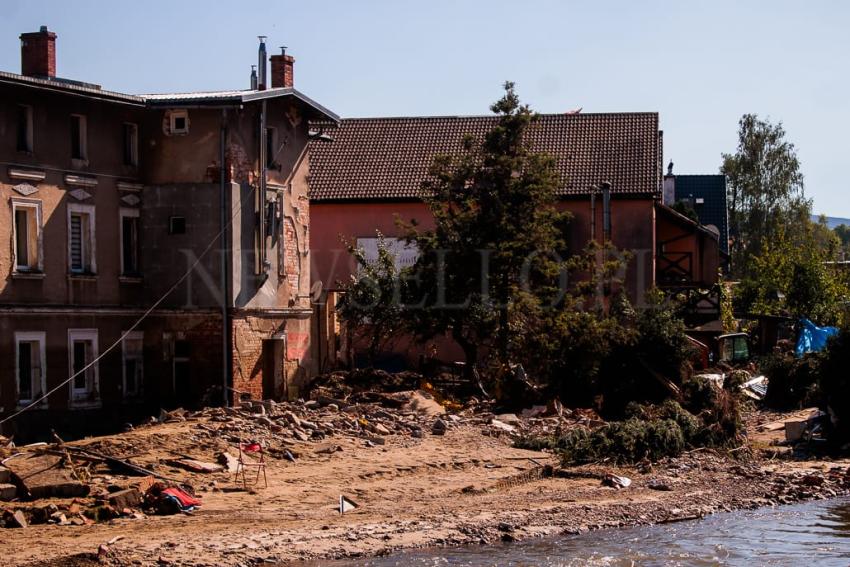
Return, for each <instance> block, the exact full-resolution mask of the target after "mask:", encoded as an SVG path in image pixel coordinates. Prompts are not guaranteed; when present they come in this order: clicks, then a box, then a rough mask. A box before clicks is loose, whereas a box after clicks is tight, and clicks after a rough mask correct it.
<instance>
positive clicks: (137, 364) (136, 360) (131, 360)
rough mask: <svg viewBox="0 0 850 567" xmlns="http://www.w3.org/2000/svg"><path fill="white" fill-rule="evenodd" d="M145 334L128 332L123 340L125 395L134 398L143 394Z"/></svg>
mask: <svg viewBox="0 0 850 567" xmlns="http://www.w3.org/2000/svg"><path fill="white" fill-rule="evenodd" d="M143 347H144V341H143V334H142V332H141V331H132V332H130V333H127V335H126V336H125V337H124V340H123V341H122V342H121V349H122V353H123V356H124V397H127V398H132V397H137V396H140V395H141V394H142V380H143V377H144V369H143V368H144V357H143V350H144V349H143Z"/></svg>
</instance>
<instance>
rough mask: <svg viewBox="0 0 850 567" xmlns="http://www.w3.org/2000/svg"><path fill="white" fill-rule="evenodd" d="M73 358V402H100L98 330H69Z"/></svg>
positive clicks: (78, 403) (71, 356)
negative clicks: (97, 361)
mask: <svg viewBox="0 0 850 567" xmlns="http://www.w3.org/2000/svg"><path fill="white" fill-rule="evenodd" d="M68 343H69V350H70V359H71V376H72V377H73V378H72V380H71V403H72V404H77V405H80V404H86V403H97V402H98V397H99V394H98V373H97V367H98V365H97V363H96V362H94V361H95V359H97V331H96V330H92V329H71V330H69V331H68Z"/></svg>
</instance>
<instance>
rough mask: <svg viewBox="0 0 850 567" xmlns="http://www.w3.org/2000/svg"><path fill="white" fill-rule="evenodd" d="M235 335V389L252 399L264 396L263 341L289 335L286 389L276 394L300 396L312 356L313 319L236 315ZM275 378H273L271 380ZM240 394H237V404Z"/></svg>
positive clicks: (285, 355) (234, 322)
mask: <svg viewBox="0 0 850 567" xmlns="http://www.w3.org/2000/svg"><path fill="white" fill-rule="evenodd" d="M231 321H232V329H233V331H232V333H233V388H234V390H237V391H238V392H241V393H244V394H248V395H250V397H251V399H258V400H259V399H263V397H265V396H264V393H265V392H264V387H263V380H264V375H263V374H264V368H263V365H264V360H263V341H264V340H266V339H270V338H272V337H273V336H274V335H277V334H279V333H285V334H286V336H287V348H286V351H285V352H284V353H283V360H282V362H283V371H284V381H285V383H286V387H285V389H286V392H285V391H284V388H280V389H278V391H275V394H274V395H275V397H278V398H282V397H283V396H284V394H285V393H287V392H288V394H289V396H290V397H293V396H296V395H298V392H299V390H300V388H301V387H302V386H303V383H304V380H306V377H307V376H308V372H307V366H308V365H309V356H310V348H309V346H310V334H309V333H310V320H309V318H295V317H293V318H283V317H263V316H259V315H250V314H245V315H234V316H233V317H232V318H231ZM269 379H272V377H269ZM239 397H240V395H239V394H238V393H234V396H233V400H234V402H235V401H237V400H238V399H239Z"/></svg>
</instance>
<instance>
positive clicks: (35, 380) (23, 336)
mask: <svg viewBox="0 0 850 567" xmlns="http://www.w3.org/2000/svg"><path fill="white" fill-rule="evenodd" d="M44 344H45V335H44V333H43V332H16V333H15V378H16V382H17V388H18V405H19V406H23V405H27V404H30V403H32V402H33V401H34V400H37V399H38V398H40V397H41V396H42V395H43V394H44V392H45V391H46V389H47V377H46V356H45V347H44ZM42 405H46V401H43V402H42Z"/></svg>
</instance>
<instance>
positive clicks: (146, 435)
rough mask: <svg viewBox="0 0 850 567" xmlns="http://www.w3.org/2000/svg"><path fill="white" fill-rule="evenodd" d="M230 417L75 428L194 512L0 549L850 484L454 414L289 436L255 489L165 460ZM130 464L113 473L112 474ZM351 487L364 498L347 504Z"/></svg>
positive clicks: (372, 530)
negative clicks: (434, 424)
mask: <svg viewBox="0 0 850 567" xmlns="http://www.w3.org/2000/svg"><path fill="white" fill-rule="evenodd" d="M771 417H774V416H771ZM258 419H259V418H258ZM429 419H430V418H429ZM758 421H759V420H758V416H755V419H750V420H749V422H750V423H758ZM762 421H764V420H762ZM221 425H222V422H221V421H215V420H214V418H210V417H203V416H201V417H190V418H189V419H188V420H186V421H175V422H172V423H164V424H159V425H154V426H150V427H145V428H140V429H137V430H136V431H133V432H130V433H125V434H121V435H116V436H111V437H103V438H97V439H89V440H86V441H82V442H79V443H75V444H73V445H75V446H84V447H89V448H97V449H99V450H100V451H101V452H106V451H108V450H109V448H113V449H115V448H118V449H121V450H122V451H123V452H124V454H139V455H137V456H136V457H135V458H134V459H133V462H134V463H138V464H140V465H144V466H147V467H150V468H157V470H159V471H161V472H167V473H168V474H169V475H181V476H180V478H181V480H183V481H186V482H189V483H190V484H192V486H194V488H195V491H196V493H197V495H199V496H200V497H201V500H202V502H203V505H202V507H201V508H200V509H199V510H197V511H195V512H193V513H192V514H191V515H182V514H180V515H172V516H158V515H146V516H144V517H141V516H136V517H118V518H115V519H111V520H109V521H107V522H102V523H94V524H90V525H80V526H76V525H49V524H47V525H35V526H30V527H29V528H26V529H7V530H3V532H2V535H3V554H4V563H5V564H8V565H26V564H42V565H48V564H50V565H62V564H69V565H85V564H88V563H92V562H93V561H95V557H96V554H97V552H98V549H99V548H100V554H101V557H100V564H112V565H129V564H135V565H157V564H158V565H164V564H166V565H240V564H242V565H245V564H258V563H261V562H273V563H285V562H290V561H299V560H309V559H317V558H341V557H358V556H367V555H380V554H385V553H388V552H391V551H395V550H399V549H404V548H412V547H421V546H435V545H436V546H441V545H461V544H487V543H492V542H496V541H514V540H521V539H526V538H532V537H539V536H543V535H556V534H562V533H580V532H583V531H587V530H592V529H598V528H607V527H623V526H635V525H645V524H653V523H663V522H675V521H681V520H687V519H695V518H699V517H703V516H706V515H709V514H713V513H717V512H723V511H731V510H736V509H753V508H757V507H762V506H769V505H773V504H783V503H791V502H797V501H802V500H809V499H815V498H828V497H834V496H841V495H845V494H847V493H848V488H850V468H848V467H850V462H848V461H846V460H844V461H838V462H824V461H817V460H810V461H792V460H785V459H784V458H766V457H764V456H759V455H760V451H757V453H759V454H757V455H756V456H754V457H753V458H751V459H741V460H736V459H732V458H730V457H729V456H728V455H724V454H721V453H717V452H714V451H692V452H690V453H688V454H685V455H683V456H681V457H679V458H676V459H669V460H665V461H663V462H660V463H656V464H654V465H652V466H645V467H612V466H605V465H594V466H583V467H574V468H570V469H567V470H565V471H563V472H561V473H557V472H556V475H555V476H551V477H548V476H546V473H547V472H548V470H549V469H548V468H547V467H546V465H556V464H557V463H556V462H555V460H554V459H553V458H552V456H551V455H548V454H546V453H541V452H536V451H526V450H520V449H515V448H512V447H511V446H510V438H509V436H507V435H497V434H496V433H495V432H494V430H493V426H492V425H491V424H486V423H483V422H482V421H480V420H475V419H469V420H459V421H457V422H455V423H453V424H451V425H450V427H448V428H447V430H446V431H445V434H443V435H433V434H431V433H430V432H426V433H424V434H421V435H416V434H407V433H408V431H413V432H415V431H417V430H416V429H415V428H414V427H413V426H410V427H408V428H407V429H404V428H402V427H401V426H399V427H398V428H395V429H393V430H392V431H389V432H388V433H389V434H386V435H381V436H380V437H378V436H373V437H371V439H373V440H369V439H364V437H363V436H355V435H342V434H339V435H335V436H332V437H327V438H324V439H317V438H311V439H309V440H306V441H298V440H295V439H293V440H289V441H288V442H287V446H288V447H289V449H288V450H289V451H290V453H291V456H292V457H293V458H294V462H293V460H290V459H289V458H288V457H285V456H284V455H282V454H280V453H279V452H278V451H276V452H275V453H274V455H269V457H268V461H269V466H268V470H267V472H268V483H269V487H268V488H262V487H260V488H258V489H256V490H252V491H249V492H245V491H241V490H238V488H237V485H236V483H234V481H233V475H232V474H230V473H227V472H220V473H207V474H202V473H189V472H187V471H185V470H182V469H178V468H173V467H170V468H169V467H168V466H166V465H162V463H164V462H166V461H168V460H169V459H173V458H174V453H175V452H177V451H178V448H180V447H183V448H184V449H183V452H185V453H188V454H189V456H191V457H195V458H198V459H203V460H210V459H214V457H213V455H212V454H211V452H212V451H213V450H214V446H213V445H214V444H213V441H212V440H211V439H212V437H210V436H205V435H200V434H199V432H203V431H205V430H207V429H215V427H217V426H221ZM754 433H755V432H754ZM779 435H780V433H777V432H776V431H773V432H770V431H765V432H762V433H759V434H758V441H757V443H758V444H759V446H762V447H765V448H767V447H769V446H770V439H771V436H773V437H778V436H779ZM216 442H218V441H216ZM134 452H135V453H134ZM768 454H770V455H771V456H773V457H775V453H773V452H772V451H768ZM157 463H159V466H158V467H157V466H156V464H157ZM610 473H613V474H617V475H621V476H625V477H628V478H629V479H631V481H632V483H631V486H629V487H628V488H625V489H620V490H618V489H615V488H610V487H607V486H603V483H602V481H601V478H602V477H603V476H605V475H606V474H610ZM132 480H133V477H125V476H121V475H114V476H113V477H112V478H111V479H110V481H111V482H112V483H113V484H117V485H123V484H124V483H127V482H131V481H132ZM340 495H345V496H346V497H348V498H350V499H351V500H353V501H354V502H355V503H356V504H357V505H358V507H357V508H356V509H354V510H353V511H350V512H347V513H345V514H344V515H340V514H339V512H338V511H337V508H338V502H339V497H340ZM108 542H112V543H108Z"/></svg>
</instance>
